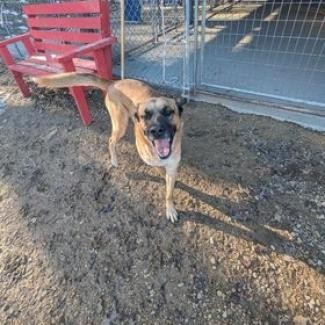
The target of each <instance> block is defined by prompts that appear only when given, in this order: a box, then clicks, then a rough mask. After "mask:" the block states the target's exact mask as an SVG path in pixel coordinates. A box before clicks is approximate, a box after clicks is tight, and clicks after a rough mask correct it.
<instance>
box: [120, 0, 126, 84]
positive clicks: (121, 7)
mask: <svg viewBox="0 0 325 325" xmlns="http://www.w3.org/2000/svg"><path fill="white" fill-rule="evenodd" d="M124 10H125V6H124V0H120V13H121V15H120V20H121V22H120V24H121V25H120V34H121V35H120V43H121V79H124V68H125V66H124V63H125V62H124V24H125V19H124Z"/></svg>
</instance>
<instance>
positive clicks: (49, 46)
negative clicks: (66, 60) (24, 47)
mask: <svg viewBox="0 0 325 325" xmlns="http://www.w3.org/2000/svg"><path fill="white" fill-rule="evenodd" d="M34 47H35V49H36V50H38V51H45V52H54V53H66V52H69V51H72V50H75V49H77V48H78V46H76V45H71V44H60V43H46V42H37V41H35V42H34Z"/></svg>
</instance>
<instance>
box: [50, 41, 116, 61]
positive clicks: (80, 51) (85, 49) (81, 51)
mask: <svg viewBox="0 0 325 325" xmlns="http://www.w3.org/2000/svg"><path fill="white" fill-rule="evenodd" d="M114 43H116V37H113V36H111V37H106V38H104V39H102V40H99V41H96V42H93V43H89V44H87V45H84V46H80V47H79V48H77V49H75V50H72V51H69V52H67V53H66V54H64V55H60V56H59V57H57V58H56V59H57V61H58V62H60V63H63V62H66V61H70V60H72V59H73V58H75V57H78V56H81V55H85V54H87V53H89V52H93V51H96V50H98V49H101V48H104V47H106V46H108V45H113V44H114Z"/></svg>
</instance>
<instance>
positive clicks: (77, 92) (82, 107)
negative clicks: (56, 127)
mask: <svg viewBox="0 0 325 325" xmlns="http://www.w3.org/2000/svg"><path fill="white" fill-rule="evenodd" d="M62 65H63V68H64V71H66V72H72V71H75V67H74V65H73V62H72V60H70V61H67V62H64V63H62ZM69 91H70V94H71V95H72V96H73V98H74V100H75V102H76V104H77V108H78V111H79V114H80V117H81V120H82V122H83V124H84V125H85V126H87V125H89V124H90V123H91V122H92V120H93V119H92V117H91V114H90V112H89V108H88V104H87V101H86V97H85V93H84V88H83V87H70V88H69Z"/></svg>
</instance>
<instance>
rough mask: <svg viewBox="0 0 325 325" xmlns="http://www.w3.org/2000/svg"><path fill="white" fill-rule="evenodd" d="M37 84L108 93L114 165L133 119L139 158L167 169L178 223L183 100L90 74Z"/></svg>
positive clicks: (169, 211) (171, 212) (169, 200)
mask: <svg viewBox="0 0 325 325" xmlns="http://www.w3.org/2000/svg"><path fill="white" fill-rule="evenodd" d="M34 81H35V82H36V83H38V84H39V85H40V86H46V87H53V88H61V87H71V86H92V87H97V88H100V89H102V90H104V91H106V92H107V95H106V98H105V102H106V106H107V109H108V112H109V114H110V117H111V121H112V134H111V137H110V138H109V151H110V156H111V163H112V165H113V166H115V167H116V166H117V165H118V163H117V156H116V143H117V142H118V141H119V140H120V139H121V138H122V137H123V135H124V134H125V131H126V128H127V126H128V120H129V118H131V119H132V121H133V122H134V133H135V140H136V147H137V149H138V153H139V155H140V157H141V158H142V159H143V161H144V162H145V163H147V164H148V165H150V166H159V167H165V169H166V216H167V219H169V220H171V221H172V222H174V221H176V220H177V212H176V209H175V207H174V203H173V190H174V185H175V179H176V173H177V167H178V164H179V162H180V159H181V138H182V131H183V122H182V120H181V115H182V110H183V109H182V105H183V104H184V102H185V101H184V100H183V99H181V100H179V101H175V100H174V99H170V98H167V97H163V96H161V95H159V94H158V93H157V92H156V91H154V90H153V89H152V88H150V87H149V86H148V85H146V84H144V83H143V82H141V81H137V80H132V79H124V80H119V81H108V80H104V79H101V78H99V77H97V76H95V75H92V74H87V73H76V72H70V73H62V74H57V75H51V76H46V77H41V78H35V79H34Z"/></svg>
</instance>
